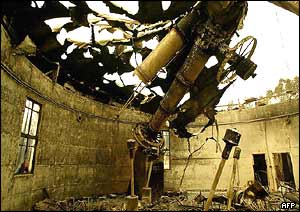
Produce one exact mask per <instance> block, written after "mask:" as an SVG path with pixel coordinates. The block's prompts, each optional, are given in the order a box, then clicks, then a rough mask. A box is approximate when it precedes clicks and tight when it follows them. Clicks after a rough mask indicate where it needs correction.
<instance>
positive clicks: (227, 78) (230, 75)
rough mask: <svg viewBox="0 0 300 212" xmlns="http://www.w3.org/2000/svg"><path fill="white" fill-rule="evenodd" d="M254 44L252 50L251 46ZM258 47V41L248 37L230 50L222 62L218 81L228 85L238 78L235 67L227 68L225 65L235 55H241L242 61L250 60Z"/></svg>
mask: <svg viewBox="0 0 300 212" xmlns="http://www.w3.org/2000/svg"><path fill="white" fill-rule="evenodd" d="M244 44H246V45H245V46H246V48H245V49H244V50H243V46H244ZM251 44H252V46H251V48H250V50H248V51H247V49H249V47H250V45H251ZM256 45H257V40H256V38H254V37H253V36H247V37H245V38H244V39H242V40H241V41H240V42H238V43H237V44H236V45H235V46H234V47H233V48H228V49H227V52H226V54H225V58H224V60H223V61H222V63H221V65H220V67H219V70H218V73H217V81H218V82H219V83H221V84H226V83H228V82H231V81H232V80H234V79H235V78H236V72H235V67H234V66H233V65H230V66H229V67H228V68H226V69H224V68H225V65H226V64H227V62H228V61H229V60H230V59H232V58H233V56H234V55H237V54H238V55H239V57H240V58H241V59H243V58H246V59H250V58H251V57H252V55H253V53H254V50H255V48H256Z"/></svg>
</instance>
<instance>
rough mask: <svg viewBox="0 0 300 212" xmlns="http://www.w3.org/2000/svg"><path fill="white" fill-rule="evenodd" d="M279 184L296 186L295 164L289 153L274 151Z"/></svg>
mask: <svg viewBox="0 0 300 212" xmlns="http://www.w3.org/2000/svg"><path fill="white" fill-rule="evenodd" d="M273 158H274V166H275V171H276V182H277V186H278V187H279V186H280V183H285V184H288V185H289V186H291V187H292V188H295V181H294V174H293V165H292V160H291V157H290V154H289V153H287V152H286V153H273Z"/></svg>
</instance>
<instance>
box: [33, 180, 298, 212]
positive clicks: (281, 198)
mask: <svg viewBox="0 0 300 212" xmlns="http://www.w3.org/2000/svg"><path fill="white" fill-rule="evenodd" d="M207 196H208V192H206V193H205V192H201V191H199V192H195V191H193V192H192V191H167V192H165V193H164V194H163V195H162V196H161V197H160V198H159V199H158V200H157V201H154V202H152V203H151V204H147V203H145V202H143V201H141V200H139V203H138V210H139V211H203V209H204V204H205V201H206V199H207ZM283 202H294V203H295V204H296V206H295V207H294V208H293V209H289V211H299V191H285V192H284V193H283V192H282V191H278V192H271V193H269V192H267V191H266V190H265V189H262V188H261V187H260V185H250V186H248V187H247V188H246V189H244V190H240V191H237V192H236V194H235V198H234V201H233V204H232V210H233V211H286V209H281V203H283ZM33 210H34V211H126V194H108V195H102V196H98V197H85V198H81V199H74V198H68V199H66V200H63V201H56V200H52V199H49V198H46V199H45V200H43V201H40V202H37V203H36V204H35V206H34V208H33ZM209 210H210V211H227V197H226V192H219V193H216V194H215V195H214V197H213V201H212V205H211V207H210V209H209Z"/></svg>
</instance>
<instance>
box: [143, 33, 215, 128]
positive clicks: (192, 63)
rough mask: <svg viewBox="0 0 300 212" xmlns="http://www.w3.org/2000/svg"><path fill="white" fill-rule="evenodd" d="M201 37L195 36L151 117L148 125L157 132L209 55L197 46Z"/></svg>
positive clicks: (191, 83) (192, 82)
mask: <svg viewBox="0 0 300 212" xmlns="http://www.w3.org/2000/svg"><path fill="white" fill-rule="evenodd" d="M200 42H201V38H199V37H197V40H196V42H195V43H194V44H193V46H192V48H191V50H190V52H189V54H188V56H187V58H186V60H185V62H184V64H183V65H182V66H181V68H180V70H179V71H178V74H177V75H176V78H175V80H174V81H173V83H172V84H171V86H170V88H169V90H168V92H167V93H166V95H165V96H164V98H163V100H162V101H161V103H160V107H159V108H158V109H157V111H156V113H155V114H154V116H153V117H152V119H151V121H150V123H149V127H150V129H152V130H153V131H155V132H159V130H160V128H161V126H162V124H163V123H164V122H165V121H166V119H167V117H168V116H169V115H170V114H171V113H173V112H174V111H175V109H176V107H177V105H178V103H179V102H180V100H181V99H182V97H183V96H184V94H185V93H186V92H187V91H188V90H189V89H190V87H191V86H192V85H193V84H194V81H195V80H196V78H197V77H198V75H199V74H200V72H201V71H202V69H203V68H204V66H205V64H206V62H207V60H208V59H209V55H207V54H205V53H203V52H202V51H201V48H200V47H199V45H200V44H199V43H200Z"/></svg>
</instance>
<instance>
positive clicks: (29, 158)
mask: <svg viewBox="0 0 300 212" xmlns="http://www.w3.org/2000/svg"><path fill="white" fill-rule="evenodd" d="M40 109H41V105H40V104H39V103H37V102H35V101H33V100H32V99H26V104H25V109H24V115H23V122H22V129H21V140H20V144H19V156H18V161H17V169H16V171H15V174H30V173H33V166H34V155H35V149H36V145H37V140H38V135H37V132H38V123H39V116H40Z"/></svg>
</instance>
